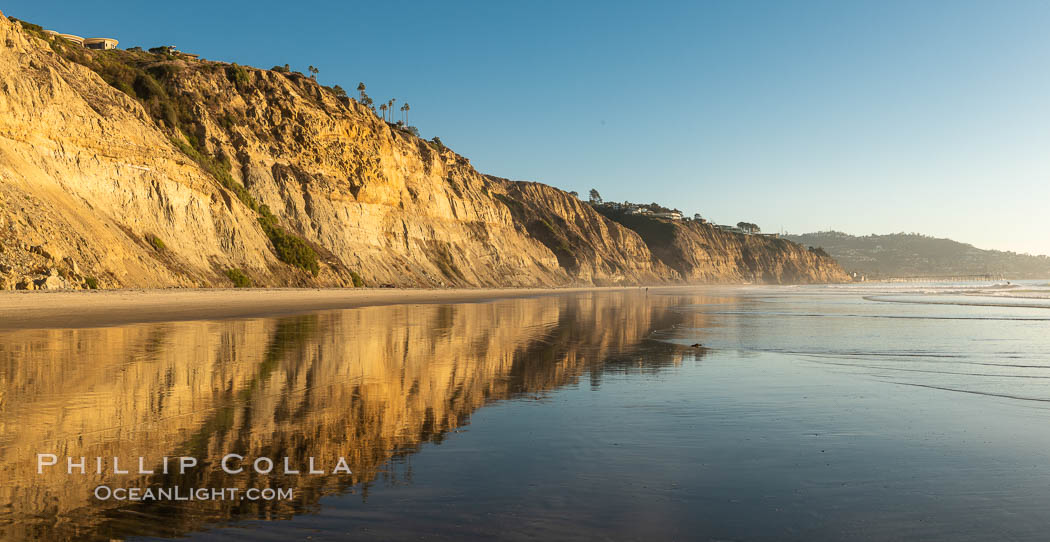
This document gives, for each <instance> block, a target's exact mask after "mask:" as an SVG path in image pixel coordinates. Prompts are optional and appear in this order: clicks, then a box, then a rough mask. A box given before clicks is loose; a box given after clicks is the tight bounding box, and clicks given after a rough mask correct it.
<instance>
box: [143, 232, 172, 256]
mask: <svg viewBox="0 0 1050 542" xmlns="http://www.w3.org/2000/svg"><path fill="white" fill-rule="evenodd" d="M146 240H147V241H149V244H150V246H151V247H153V250H156V251H157V252H163V251H164V249H166V248H168V247H167V245H165V244H164V241H161V240H160V237H157V236H156V235H149V236H146Z"/></svg>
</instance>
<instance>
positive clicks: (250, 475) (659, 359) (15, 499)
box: [0, 291, 702, 540]
mask: <svg viewBox="0 0 1050 542" xmlns="http://www.w3.org/2000/svg"><path fill="white" fill-rule="evenodd" d="M691 301H692V300H691V299H690V300H684V299H683V298H679V297H672V296H656V295H646V294H645V293H644V291H639V292H637V293H612V294H610V293H604V294H584V295H579V296H571V297H570V296H557V297H553V296H552V297H544V298H536V299H520V300H506V301H497V302H491V303H478V304H460V305H417V306H390V307H373V308H362V309H353V310H346V311H337V312H327V313H320V314H313V315H306V316H295V317H287V318H279V319H255V320H239V321H226V322H180V323H166V324H149V325H133V326H124V327H110V328H99V329H80V330H35V331H17V332H8V333H3V334H0V479H2V480H3V481H4V483H3V484H2V485H0V502H2V503H10V504H9V505H8V506H7V507H6V508H3V509H0V537H7V538H12V539H23V538H46V539H51V540H54V539H78V538H101V539H107V538H111V537H112V538H119V537H125V536H131V535H135V534H140V535H142V534H153V535H176V534H179V533H184V532H188V531H191V530H194V529H197V528H199V527H201V526H202V525H204V524H207V523H212V522H216V521H221V520H224V519H235V518H246V517H247V518H278V517H288V516H290V515H292V514H294V513H296V512H299V511H302V510H304V509H306V508H309V507H311V506H314V505H316V503H317V501H318V499H319V498H320V497H321V496H323V495H325V494H330V493H335V492H341V491H355V492H356V491H362V492H365V493H366V492H367V486H368V484H369V483H370V482H371V481H372V480H374V479H375V478H376V477H377V476H379V475H380V474H383V473H384V472H385V473H387V474H389V465H390V462H391V460H392V459H395V458H397V457H399V456H402V455H404V454H408V453H413V452H414V451H417V450H419V448H420V446H421V445H422V444H423V443H426V442H440V441H441V440H442V439H443V438H445V437H446V434H447V433H448V431H449V430H451V429H454V428H456V427H458V426H460V425H462V424H464V423H465V422H466V420H467V419H468V418H469V416H470V414H471V413H472V412H473V411H475V410H476V409H478V408H479V407H481V406H483V405H485V404H486V402H488V401H492V400H501V399H508V398H513V397H515V396H530V397H531V396H534V395H535V394H537V393H540V394H542V393H543V392H544V391H546V390H551V389H553V388H556V387H558V386H562V385H565V384H567V383H571V382H574V381H575V380H576V379H578V378H580V377H581V376H585V375H588V374H589V375H590V376H591V378H592V380H600V373H601V372H602V371H603V370H607V369H608V368H610V367H612V366H616V367H619V368H620V369H622V370H635V369H636V368H637V367H645V366H648V367H658V366H659V365H661V364H666V363H674V362H677V360H680V359H681V354H680V353H677V352H676V351H675V350H674V349H673V348H672V347H669V346H660V345H658V344H652V343H646V344H648V346H646V347H645V348H646V355H645V356H644V357H643V356H640V355H638V352H639V350H638V348H639V347H640V346H641V345H643V343H645V342H646V341H645V339H646V337H647V336H649V335H650V334H651V333H652V332H653V331H655V330H659V329H666V328H668V327H671V326H672V325H676V324H684V325H701V324H702V323H700V322H693V321H692V320H693V319H696V318H702V316H697V315H695V314H680V313H677V312H673V311H671V310H669V309H670V308H671V307H672V306H674V305H677V304H680V303H683V302H691ZM691 355H692V354H691ZM231 453H233V454H238V455H239V456H243V457H244V458H246V459H245V460H244V461H243V465H244V466H246V467H249V468H246V469H244V471H243V472H240V473H238V474H228V473H227V472H224V471H223V470H222V469H221V468H220V462H221V459H222V458H223V457H224V456H226V455H227V454H231ZM38 454H53V455H54V456H55V457H56V458H57V459H58V462H57V464H56V465H55V466H53V467H47V468H43V469H41V471H40V472H39V473H38V465H37V460H38ZM184 456H185V457H193V458H196V459H197V460H198V461H199V465H197V466H196V467H195V468H192V469H189V470H187V471H186V472H185V473H184V474H180V473H179V472H178V469H176V468H174V466H172V468H170V469H169V473H168V474H163V473H162V461H163V458H164V457H170V458H173V459H172V461H175V459H174V458H178V457H184ZM67 457H72V458H75V459H74V461H79V458H80V457H84V458H86V460H85V463H86V468H85V469H84V471H85V473H83V474H82V473H81V472H80V470H78V469H73V471H72V473H70V472H69V470H68V469H67V464H66V461H67V459H66V458H67ZM98 457H100V458H102V460H101V461H102V463H101V465H102V468H101V469H96V467H97V464H96V458H98ZM114 457H116V458H119V462H120V467H119V468H120V469H124V470H128V471H129V473H128V474H118V473H116V472H114V468H113V465H112V462H113V458H114ZM139 457H142V458H144V459H143V465H144V466H145V469H146V470H153V471H155V472H154V474H140V473H139V468H140V467H139V464H138V461H139V459H138V458H139ZM258 457H269V458H273V461H274V462H275V463H276V464H277V468H275V469H274V470H273V471H272V472H270V473H269V474H260V473H258V472H256V471H254V470H253V469H251V468H250V467H251V464H250V461H252V460H253V459H254V458H258ZM284 458H288V459H287V461H288V463H289V465H290V466H291V467H292V468H293V469H297V470H300V471H301V472H300V474H285V473H284V472H283V470H284V461H285V459H284ZM309 458H314V460H315V467H316V468H317V469H319V470H324V471H326V474H323V475H318V474H315V475H309V474H305V472H306V466H307V465H308V464H309ZM339 458H344V459H345V461H346V464H347V465H348V466H349V468H350V470H351V471H352V474H344V473H340V474H332V470H333V467H334V466H335V463H336V461H337V460H338V459H339ZM173 465H174V463H173ZM97 470H101V471H102V472H101V473H99V472H96V471H97ZM102 484H108V485H112V486H114V487H128V486H140V487H147V486H158V487H159V486H175V485H178V486H182V487H236V488H248V487H292V488H294V489H295V498H294V499H292V500H290V501H258V502H251V503H244V502H231V501H215V500H209V501H195V502H160V503H149V504H147V503H140V504H129V503H119V502H114V501H105V502H101V501H99V500H97V499H95V498H94V497H93V490H94V489H95V488H96V487H97V486H99V485H102ZM128 508H130V509H132V510H133V511H134V512H135V513H134V514H128V513H121V510H122V509H123V510H126V509H128ZM143 518H147V519H148V521H147V520H146V519H143Z"/></svg>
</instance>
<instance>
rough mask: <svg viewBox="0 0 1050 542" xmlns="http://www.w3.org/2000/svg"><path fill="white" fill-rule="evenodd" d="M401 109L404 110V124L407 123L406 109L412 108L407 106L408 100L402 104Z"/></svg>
mask: <svg viewBox="0 0 1050 542" xmlns="http://www.w3.org/2000/svg"><path fill="white" fill-rule="evenodd" d="M401 109H402V110H404V111H405V124H408V111H409V110H410V109H412V108H411V107H409V106H408V102H405V105H402V106H401Z"/></svg>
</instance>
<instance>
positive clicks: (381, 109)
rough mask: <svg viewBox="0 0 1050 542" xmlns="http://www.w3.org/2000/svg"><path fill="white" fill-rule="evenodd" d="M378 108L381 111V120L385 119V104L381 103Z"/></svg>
mask: <svg viewBox="0 0 1050 542" xmlns="http://www.w3.org/2000/svg"><path fill="white" fill-rule="evenodd" d="M379 110H380V111H382V112H383V120H386V104H381V105H380V106H379Z"/></svg>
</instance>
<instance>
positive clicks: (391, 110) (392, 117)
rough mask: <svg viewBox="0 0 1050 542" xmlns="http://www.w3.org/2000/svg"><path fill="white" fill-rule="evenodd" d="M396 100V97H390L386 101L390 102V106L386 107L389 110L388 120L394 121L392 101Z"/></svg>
mask: <svg viewBox="0 0 1050 542" xmlns="http://www.w3.org/2000/svg"><path fill="white" fill-rule="evenodd" d="M396 101H397V98H390V101H389V102H387V103H389V104H390V107H389V108H388V110H389V111H390V122H394V102H396Z"/></svg>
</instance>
